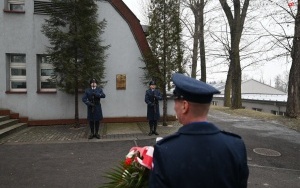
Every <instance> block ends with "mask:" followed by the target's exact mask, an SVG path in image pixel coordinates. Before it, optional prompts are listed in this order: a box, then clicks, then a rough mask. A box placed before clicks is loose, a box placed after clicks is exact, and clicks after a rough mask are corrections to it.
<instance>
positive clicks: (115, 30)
mask: <svg viewBox="0 0 300 188" xmlns="http://www.w3.org/2000/svg"><path fill="white" fill-rule="evenodd" d="M46 3H49V1H47V0H31V1H25V0H3V1H0V10H1V12H0V24H1V26H0V41H1V43H0V80H1V82H0V109H5V110H10V111H11V112H13V113H18V114H19V115H20V116H21V117H26V118H27V119H28V123H29V125H48V124H62V123H70V122H72V121H73V119H74V112H75V111H74V108H75V107H74V103H75V102H74V96H73V95H68V94H66V93H64V92H62V91H59V90H57V89H56V88H55V87H53V86H51V85H50V84H49V83H48V82H47V78H49V76H50V75H51V73H52V72H53V67H51V64H48V63H47V61H46V58H45V55H46V54H45V53H46V46H48V45H49V41H48V39H47V38H46V37H45V36H44V35H43V34H42V33H41V26H42V24H43V23H44V19H45V18H46V17H47V15H46V14H45V11H44V9H43V7H44V5H45V4H46ZM97 4H98V6H99V12H98V14H99V21H100V20H102V19H105V20H106V21H107V27H106V28H105V31H104V34H103V35H102V39H103V41H104V43H103V45H110V46H111V47H110V48H109V49H108V51H107V52H106V53H107V54H108V58H107V61H106V64H105V67H106V78H105V81H107V84H106V85H105V86H104V88H103V90H104V92H105V94H106V96H107V97H106V98H105V99H103V100H101V103H102V108H103V115H104V121H106V122H132V121H145V120H146V118H145V116H146V111H145V109H146V108H145V105H146V104H145V102H144V96H145V93H144V92H145V90H146V89H147V86H145V85H143V83H142V81H141V80H142V77H143V75H144V73H143V69H141V67H144V66H145V65H144V63H143V61H142V60H141V58H143V55H144V53H145V52H146V51H147V50H149V46H148V43H147V40H146V37H145V33H144V31H143V28H142V26H141V25H140V22H139V20H138V19H137V18H136V16H135V15H134V14H133V13H132V12H131V11H130V9H129V8H128V7H127V6H126V5H125V4H124V3H123V1H121V0H111V1H97ZM79 100H81V95H80V96H79ZM169 103H170V104H168V111H169V112H168V114H170V115H171V116H174V112H173V106H172V104H171V103H172V101H170V102H169ZM161 106H162V105H161ZM161 112H162V110H161ZM26 118H25V119H26ZM79 118H80V119H81V120H82V121H84V120H85V119H86V106H85V105H84V104H83V103H82V102H79Z"/></svg>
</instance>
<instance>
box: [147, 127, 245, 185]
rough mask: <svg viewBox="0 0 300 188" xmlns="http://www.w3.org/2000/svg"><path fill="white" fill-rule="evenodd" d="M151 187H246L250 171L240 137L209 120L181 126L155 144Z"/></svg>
mask: <svg viewBox="0 0 300 188" xmlns="http://www.w3.org/2000/svg"><path fill="white" fill-rule="evenodd" d="M153 163H154V168H153V170H152V171H151V175H150V181H149V183H150V185H149V187H150V188H166V187H168V188H177V187H178V188H191V187H192V188H197V187H199V188H246V187H247V179H248V176H249V170H248V165H247V154H246V148H245V145H244V142H243V140H242V139H241V137H240V136H238V135H235V134H232V133H227V132H224V131H220V130H219V129H218V128H217V127H216V126H215V125H213V124H211V123H208V122H195V123H191V124H188V125H184V126H183V127H181V128H180V129H179V130H178V132H177V133H175V134H173V135H171V136H169V137H166V138H164V139H162V140H161V141H159V142H158V143H157V144H156V145H155V146H154V154H153Z"/></svg>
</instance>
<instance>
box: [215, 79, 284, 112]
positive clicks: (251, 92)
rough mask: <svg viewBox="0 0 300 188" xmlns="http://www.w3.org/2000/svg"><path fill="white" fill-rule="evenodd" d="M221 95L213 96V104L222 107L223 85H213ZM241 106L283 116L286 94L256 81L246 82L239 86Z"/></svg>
mask: <svg viewBox="0 0 300 188" xmlns="http://www.w3.org/2000/svg"><path fill="white" fill-rule="evenodd" d="M213 86H214V87H216V88H217V89H218V90H219V91H220V92H221V93H220V94H218V95H214V99H213V104H214V105H217V106H224V90H225V84H224V83H222V84H215V85H213ZM241 95H242V105H243V107H244V108H246V109H252V110H256V111H261V112H267V113H272V114H275V115H284V114H285V111H286V102H287V97H288V96H287V93H285V92H283V91H280V90H278V89H275V88H273V87H271V86H269V85H266V84H263V83H260V82H258V81H256V80H253V79H251V80H247V81H244V82H242V84H241Z"/></svg>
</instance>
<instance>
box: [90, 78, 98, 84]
mask: <svg viewBox="0 0 300 188" xmlns="http://www.w3.org/2000/svg"><path fill="white" fill-rule="evenodd" d="M91 83H96V84H98V81H97V80H96V79H95V78H92V79H91V80H90V84H91Z"/></svg>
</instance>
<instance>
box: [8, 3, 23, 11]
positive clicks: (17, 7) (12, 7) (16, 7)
mask: <svg viewBox="0 0 300 188" xmlns="http://www.w3.org/2000/svg"><path fill="white" fill-rule="evenodd" d="M6 7H7V8H6V10H8V11H11V12H24V11H25V0H6Z"/></svg>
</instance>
